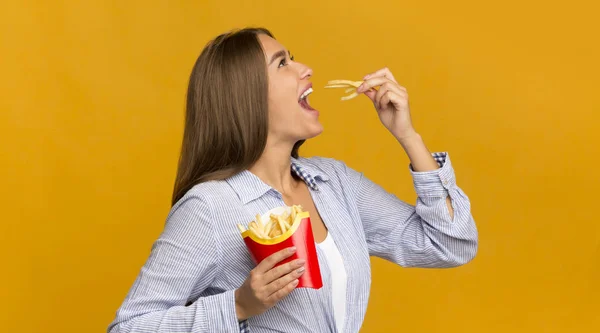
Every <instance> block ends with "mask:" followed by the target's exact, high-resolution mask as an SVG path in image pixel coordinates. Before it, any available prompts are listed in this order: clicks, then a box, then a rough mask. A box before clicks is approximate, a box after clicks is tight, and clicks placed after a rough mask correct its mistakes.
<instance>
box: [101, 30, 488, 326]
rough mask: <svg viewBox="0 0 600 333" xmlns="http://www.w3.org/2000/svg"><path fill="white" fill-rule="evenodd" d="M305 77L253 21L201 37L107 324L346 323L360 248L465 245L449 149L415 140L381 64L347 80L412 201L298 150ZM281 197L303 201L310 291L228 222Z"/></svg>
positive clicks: (359, 276)
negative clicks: (154, 197)
mask: <svg viewBox="0 0 600 333" xmlns="http://www.w3.org/2000/svg"><path fill="white" fill-rule="evenodd" d="M311 75H312V70H311V69H310V68H309V67H307V66H306V65H304V64H301V63H299V62H296V61H294V59H293V58H292V57H290V55H289V53H288V51H287V50H286V49H285V48H284V47H283V46H282V45H281V44H280V43H279V42H278V41H277V40H275V39H274V38H273V35H272V34H271V33H270V32H269V31H267V30H265V29H253V28H248V29H243V30H237V31H232V32H229V33H226V34H223V35H220V36H218V37H217V38H215V39H214V40H213V41H211V42H210V43H209V44H208V45H207V46H206V47H205V48H204V50H203V51H202V53H201V55H200V57H199V58H198V60H197V62H196V64H195V66H194V68H193V71H192V74H191V77H190V81H189V88H188V93H187V110H186V119H185V130H184V137H183V145H182V152H181V158H180V162H179V169H178V173H177V180H176V184H175V189H174V194H173V207H172V209H171V211H170V213H169V215H168V217H167V221H166V224H165V227H164V231H163V233H162V234H161V235H160V237H159V238H158V240H156V242H155V244H154V245H153V247H152V251H151V254H150V257H149V258H148V261H147V262H146V264H145V265H144V266H143V268H142V269H141V272H140V273H139V276H138V277H137V279H136V281H135V283H134V285H133V286H132V288H131V290H130V291H129V293H128V295H127V297H126V299H125V301H124V303H123V304H122V306H121V307H120V309H119V310H118V312H117V315H116V318H115V320H114V321H113V322H112V323H111V324H110V326H109V328H108V331H109V332H112V333H117V332H122V333H124V332H358V331H359V329H360V327H361V324H362V322H363V318H364V315H365V311H366V307H367V302H368V298H369V289H370V283H371V272H370V261H369V256H377V257H381V258H384V259H386V260H389V261H391V262H394V263H396V264H398V265H401V266H403V267H454V266H459V265H463V264H465V263H467V262H469V261H470V260H471V259H472V258H473V257H474V256H475V253H476V252H477V229H476V226H475V223H474V221H473V218H472V216H471V212H470V203H469V199H468V198H467V196H466V195H465V194H464V193H463V191H462V190H461V189H460V188H459V187H458V186H457V185H456V181H455V176H454V171H453V168H452V164H451V163H450V158H449V155H448V154H447V153H434V154H431V153H430V152H429V151H428V149H427V148H426V146H425V144H424V143H423V140H422V138H421V136H420V135H419V134H418V132H417V131H415V129H414V128H413V126H412V124H411V118H410V111H409V104H408V95H407V92H406V89H405V88H403V87H402V86H400V85H399V84H398V83H397V82H396V80H395V79H394V76H393V75H392V73H391V72H390V71H389V70H388V69H382V70H379V71H376V72H374V73H372V74H369V75H367V76H365V77H364V83H363V85H362V86H361V87H360V88H359V89H358V92H359V93H361V94H364V95H365V96H366V97H367V98H369V99H370V100H371V101H373V104H374V107H375V109H376V111H377V112H378V114H379V118H380V120H381V123H382V124H383V125H384V127H385V128H386V129H387V130H389V131H390V132H391V133H392V134H393V135H394V137H395V138H396V139H397V140H398V143H399V144H400V145H401V146H402V147H403V148H404V151H405V152H406V154H407V155H408V157H409V159H410V167H407V168H406V169H404V167H402V166H398V172H404V170H406V171H407V172H410V173H411V174H412V177H413V180H414V188H415V190H416V193H417V195H418V200H417V203H416V206H412V205H409V204H407V203H405V202H403V201H401V200H399V199H398V198H396V197H395V196H394V195H392V194H390V193H387V192H386V191H385V190H384V189H383V188H382V187H380V186H379V185H377V184H375V183H373V182H372V181H370V180H369V179H368V178H366V177H365V176H364V175H363V174H362V173H359V172H357V171H355V170H353V169H351V168H349V167H347V166H346V165H345V164H344V163H343V162H341V161H338V160H335V159H331V158H321V157H312V158H302V157H299V156H298V148H299V147H300V145H301V144H302V143H303V142H304V141H305V140H307V139H310V138H313V137H315V136H317V135H319V134H320V133H321V131H322V130H323V127H322V126H321V124H320V123H319V112H318V111H316V110H314V109H313V108H312V107H311V106H310V105H309V103H308V100H307V97H306V96H307V95H308V94H310V92H312V88H311V83H310V78H311ZM375 88H377V89H375ZM282 205H289V206H291V205H301V206H302V207H303V208H304V209H305V210H308V211H309V213H310V216H311V221H312V229H313V234H314V238H315V242H316V243H317V252H318V258H319V263H320V267H321V274H322V276H323V283H324V286H323V287H322V288H320V289H310V288H295V287H296V285H297V282H298V280H297V279H298V277H300V276H301V275H302V273H303V264H304V263H303V262H302V261H301V260H294V261H291V262H289V263H287V264H284V265H280V266H277V267H275V265H276V264H277V263H278V262H280V261H281V260H283V259H285V258H287V257H289V256H290V255H291V254H292V253H293V251H294V249H285V250H282V251H280V252H278V253H276V254H274V255H272V256H271V257H269V258H267V259H266V260H264V261H262V262H261V263H260V264H259V265H254V263H253V261H252V259H251V257H250V255H249V253H248V250H247V249H246V246H245V244H244V242H243V240H242V238H241V236H240V233H239V231H238V229H237V227H236V225H237V224H238V223H241V224H244V225H245V224H247V223H248V222H249V221H251V220H252V219H253V218H254V216H255V215H256V214H257V213H263V212H266V211H268V210H269V209H272V208H274V207H277V206H282ZM399 287H400V288H402V286H399ZM401 302H406V303H410V300H398V303H401Z"/></svg>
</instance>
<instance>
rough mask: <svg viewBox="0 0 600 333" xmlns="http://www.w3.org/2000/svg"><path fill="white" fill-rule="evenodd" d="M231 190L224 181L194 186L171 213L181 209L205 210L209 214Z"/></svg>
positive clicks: (175, 205)
mask: <svg viewBox="0 0 600 333" xmlns="http://www.w3.org/2000/svg"><path fill="white" fill-rule="evenodd" d="M228 189H230V187H229V186H228V185H227V182H226V181H224V180H212V181H207V182H202V183H200V184H196V185H194V186H193V187H192V188H191V189H190V190H188V191H187V192H186V193H185V194H184V195H183V197H181V199H179V200H178V201H177V202H176V203H175V204H174V205H173V207H172V208H171V213H173V212H174V211H177V210H179V209H182V208H184V209H192V210H203V211H204V212H205V213H209V212H211V211H212V210H213V207H214V204H215V202H220V201H222V200H223V198H224V197H226V195H224V194H225V193H226V191H227V190H228Z"/></svg>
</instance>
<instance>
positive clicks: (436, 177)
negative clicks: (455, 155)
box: [409, 152, 456, 197]
mask: <svg viewBox="0 0 600 333" xmlns="http://www.w3.org/2000/svg"><path fill="white" fill-rule="evenodd" d="M431 156H433V158H434V159H435V160H436V162H437V163H438V165H439V166H440V168H439V169H437V170H432V171H414V169H413V168H412V165H411V166H410V167H409V169H410V173H411V175H412V177H413V184H414V186H415V191H416V192H417V195H418V196H419V197H446V196H447V195H448V189H450V188H451V187H453V186H455V185H456V179H455V176H454V169H453V168H452V162H451V161H450V154H448V153H447V152H439V153H438V152H436V153H433V154H431Z"/></svg>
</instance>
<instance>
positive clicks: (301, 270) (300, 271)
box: [296, 267, 306, 274]
mask: <svg viewBox="0 0 600 333" xmlns="http://www.w3.org/2000/svg"><path fill="white" fill-rule="evenodd" d="M305 270H306V268H305V267H300V268H298V269H297V270H296V273H298V274H301V273H303V272H304V271H305Z"/></svg>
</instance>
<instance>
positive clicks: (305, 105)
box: [298, 98, 314, 110]
mask: <svg viewBox="0 0 600 333" xmlns="http://www.w3.org/2000/svg"><path fill="white" fill-rule="evenodd" d="M298 103H299V104H300V106H302V107H303V108H305V109H307V110H314V109H313V108H312V107H311V106H310V105H309V104H308V102H307V101H306V98H303V99H301V100H300V102H298Z"/></svg>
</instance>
